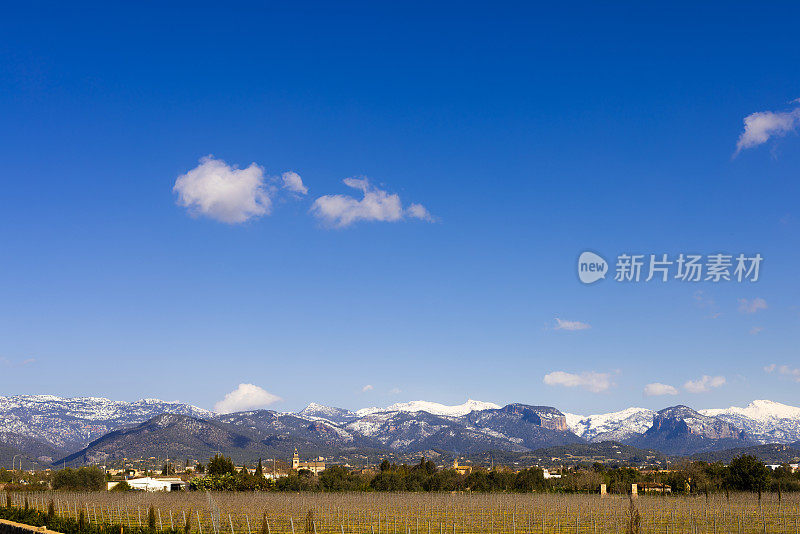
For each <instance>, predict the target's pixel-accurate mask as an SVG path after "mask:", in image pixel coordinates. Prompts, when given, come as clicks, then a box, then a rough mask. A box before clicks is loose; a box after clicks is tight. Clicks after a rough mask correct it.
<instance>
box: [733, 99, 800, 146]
mask: <svg viewBox="0 0 800 534" xmlns="http://www.w3.org/2000/svg"><path fill="white" fill-rule="evenodd" d="M792 103H794V104H796V103H798V100H793V101H792ZM798 125H800V107H796V108H795V109H792V110H789V111H778V112H774V111H759V112H756V113H751V114H750V115H748V116H747V117H745V118H744V131H743V132H742V134H741V135H740V136H739V140H738V141H737V142H736V152H735V153H734V157H735V156H736V155H738V154H739V152H741V151H742V150H744V149H747V148H753V147H755V146H758V145H761V144H764V143H766V142H767V141H769V139H770V138H771V137H773V138H774V137H783V136H785V135H787V134H789V133H791V132H794V131H795V130H797V127H798Z"/></svg>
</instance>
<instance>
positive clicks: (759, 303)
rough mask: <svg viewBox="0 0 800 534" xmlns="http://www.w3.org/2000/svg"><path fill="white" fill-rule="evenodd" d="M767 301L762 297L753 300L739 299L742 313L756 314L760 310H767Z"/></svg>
mask: <svg viewBox="0 0 800 534" xmlns="http://www.w3.org/2000/svg"><path fill="white" fill-rule="evenodd" d="M766 309H767V301H766V300H764V299H762V298H761V297H756V298H754V299H753V300H747V299H739V311H740V312H742V313H756V312H757V311H758V310H766Z"/></svg>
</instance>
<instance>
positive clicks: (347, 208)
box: [311, 178, 434, 228]
mask: <svg viewBox="0 0 800 534" xmlns="http://www.w3.org/2000/svg"><path fill="white" fill-rule="evenodd" d="M343 181H344V184H345V185H346V186H347V187H350V188H352V189H356V190H358V191H361V193H362V194H363V198H361V199H357V198H354V197H351V196H348V195H324V196H321V197H319V198H318V199H316V200H315V201H314V204H313V205H312V206H311V213H312V214H313V215H314V216H315V217H317V218H318V219H321V220H322V221H323V222H324V223H325V224H326V225H328V226H331V227H334V228H345V227H347V226H350V225H352V224H353V223H356V222H358V221H384V222H398V221H402V220H404V219H405V218H407V217H410V218H412V219H420V220H423V221H428V222H430V221H433V220H434V219H433V216H431V214H430V213H429V212H428V210H427V209H426V208H425V207H424V206H423V205H422V204H411V205H410V206H409V207H408V208H403V204H402V203H401V202H400V197H399V196H398V195H397V194H396V193H387V192H386V191H384V190H382V189H378V188H377V187H375V186H374V185H372V184H371V183H370V182H369V180H368V179H367V178H345V179H344V180H343Z"/></svg>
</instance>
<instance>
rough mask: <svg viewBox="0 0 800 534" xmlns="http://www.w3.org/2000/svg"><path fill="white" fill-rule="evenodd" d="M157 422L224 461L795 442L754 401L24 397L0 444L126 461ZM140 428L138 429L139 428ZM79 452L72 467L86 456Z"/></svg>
mask: <svg viewBox="0 0 800 534" xmlns="http://www.w3.org/2000/svg"><path fill="white" fill-rule="evenodd" d="M168 414H171V415H175V416H176V417H177V416H180V417H185V418H190V419H192V420H193V422H185V421H186V420H183V419H180V420H179V419H175V421H178V422H180V421H184V422H185V424H186V425H189V426H190V427H191V428H196V429H198V432H200V434H203V435H205V434H208V435H214V436H216V437H217V438H219V439H217V441H218V442H219V444H221V445H225V446H230V447H231V454H233V453H234V452H237V453H244V452H247V451H249V452H248V454H250V453H252V454H256V453H259V451H261V452H260V453H264V454H265V453H266V452H269V451H271V453H275V452H277V451H285V450H291V449H292V448H293V447H301V448H303V449H304V450H315V451H319V452H320V453H321V452H326V453H329V452H331V451H337V450H338V451H343V450H348V451H358V450H360V451H366V450H369V451H373V452H374V451H379V450H389V451H392V452H397V453H415V452H425V451H440V452H441V451H444V452H449V453H457V454H469V453H478V452H484V451H490V450H504V451H511V452H514V451H516V452H524V451H533V450H536V449H539V448H542V447H550V446H554V445H568V444H572V443H580V442H584V441H589V442H594V443H599V442H603V441H620V442H623V443H625V444H627V445H632V446H635V447H639V448H648V449H657V450H659V451H661V452H665V453H668V454H677V455H687V454H694V453H697V452H702V451H715V450H721V449H724V448H730V447H741V446H749V445H750V444H754V443H758V442H760V443H784V444H788V443H792V442H796V441H798V440H800V408H796V407H793V406H787V405H785V404H780V403H776V402H771V401H766V400H758V401H754V402H753V403H751V404H750V405H748V406H747V407H745V408H738V407H731V408H727V409H722V410H702V411H701V412H697V411H695V410H692V409H691V408H689V407H686V406H673V407H670V408H666V409H664V410H661V411H659V412H654V411H652V410H648V409H646V408H636V407H633V408H628V409H625V410H621V411H618V412H612V413H607V414H594V415H577V414H564V413H562V412H561V411H559V410H558V409H556V408H553V407H550V406H533V405H526V404H519V403H512V404H508V405H506V406H503V407H501V406H499V405H497V404H494V403H491V402H482V401H475V400H471V399H470V400H467V401H466V402H465V403H463V404H459V405H455V406H448V405H445V404H440V403H436V402H429V401H421V400H420V401H411V402H403V403H397V404H393V405H391V406H388V407H385V408H364V409H361V410H357V411H351V410H346V409H342V408H335V407H330V406H324V405H321V404H316V403H311V404H309V405H308V406H306V407H305V408H304V409H303V410H300V411H299V412H296V413H278V412H274V411H268V410H255V411H250V412H237V413H233V414H225V415H220V414H215V413H212V412H210V411H208V410H203V409H201V408H197V407H195V406H191V405H189V404H182V403H179V402H164V401H160V400H154V399H145V400H140V401H136V402H121V401H112V400H109V399H104V398H94V397H82V398H73V399H67V398H61V397H56V396H50V395H36V396H24V395H23V396H16V397H0V445H3V446H6V447H11V448H14V449H16V450H20V451H24V452H25V454H28V455H30V456H31V457H33V458H40V457H52V458H54V459H55V458H58V457H62V456H66V455H67V453H70V452H75V451H78V450H79V449H82V448H83V447H86V445H87V444H88V443H89V442H90V441H93V440H96V439H98V438H100V437H103V436H106V435H108V436H109V438H108V439H106V440H105V441H103V447H105V448H106V449H109V450H111V449H110V448H113V447H114V446H115V445H113V444H114V443H119V444H121V445H119V446H120V447H124V449H125V450H123V451H117V452H116V453H114V454H117V453H119V454H122V455H125V454H129V455H134V456H135V455H136V454H139V453H144V452H146V451H144V450H143V449H142V450H139V449H141V448H142V447H139V445H138V443H139V441H138V438H136V439H134V438H132V437H131V438H130V439H128V438H125V439H123V440H121V441H120V439H121V438H120V436H134V435H137V436H138V435H139V434H141V433H146V432H149V431H150V429H162V426H163V425H161V426H159V421H161V420H154V418H158V417H161V416H165V415H168ZM173 419H174V418H172V419H170V418H167V419H164V421H173ZM143 423H148V424H147V425H144V426H141V425H142V424H143ZM206 423H207V424H206ZM170 424H172V423H170ZM176 424H177V423H176ZM181 424H184V423H181ZM136 425H139V426H140V427H141V428H140V429H139V430H138V431H137V432H138V433H139V434H137V433H136V432H134V433H132V434H131V433H130V432H128V431H129V430H130V429H132V428H134V427H135V426H136ZM219 425H222V426H219ZM178 426H180V425H178ZM173 427H174V425H173V426H170V427H169V428H170V429H172V428H173ZM175 428H177V427H175ZM119 432H122V433H121V434H120V433H119ZM159 432H161V433H162V434H164V436H162V438H163V439H159V440H156V439H155V438H154V439H153V440H150V441H149V442H148V443H149V444H150V445H152V446H153V447H156V448H157V449H159V450H163V451H168V450H173V451H174V452H176V453H177V452H180V453H181V454H188V452H190V451H191V450H192V449H193V448H197V447H199V445H197V443H196V442H194V441H191V440H190V439H189V438H188V437H187V436H182V435H181V434H180V432H173V431H172V430H170V431H169V432H166V431H164V430H163V429H162V430H159ZM165 432H166V433H165ZM112 433H113V435H110V434H112ZM204 433H205V434H204ZM142 435H144V434H142ZM198 435H199V434H198ZM226 436H227V437H226ZM118 438H119V439H118ZM184 438H186V439H184ZM186 440H188V441H186ZM226 440H227V441H226ZM231 440H232V441H231ZM198 443H199V442H198ZM180 444H182V446H183V449H181V451H178V450H177V449H176V447H178V445H180ZM226 444H228V445H226ZM241 444H247V446H246V447H244V445H242V447H244V449H242V450H241V451H240V450H239V448H240V445H241ZM98 447H99V445H96V446H95V449H98ZM151 448H152V447H151ZM245 449H246V451H245ZM262 449H263V450H262ZM103 450H105V449H103ZM154 450H155V449H154ZM87 451H88V450H85V451H83V452H80V453H76V454H77V456H74V457H75V458H84V459H85V458H89V457H95V456H92V454H93V453H92V454H89V452H87ZM98 451H99V449H98ZM98 451H95V452H98ZM205 452H207V451H205V450H203V451H200V450H198V451H197V453H198V454H201V453H202V454H205ZM98 454H99V452H98ZM103 454H105V453H103ZM109 454H110V453H109ZM98 457H99V456H98Z"/></svg>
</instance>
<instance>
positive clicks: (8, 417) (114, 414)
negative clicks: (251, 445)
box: [0, 395, 214, 451]
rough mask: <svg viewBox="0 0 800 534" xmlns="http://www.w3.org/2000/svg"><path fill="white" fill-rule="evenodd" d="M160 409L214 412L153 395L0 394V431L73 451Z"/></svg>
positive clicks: (194, 413) (209, 414)
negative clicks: (126, 398)
mask: <svg viewBox="0 0 800 534" xmlns="http://www.w3.org/2000/svg"><path fill="white" fill-rule="evenodd" d="M164 413H174V414H180V415H190V416H193V417H200V418H209V417H212V416H213V415H214V414H213V413H212V412H209V411H208V410H203V409H202V408H197V407H196V406H191V405H189V404H183V403H180V402H165V401H162V400H157V399H142V400H138V401H135V402H124V401H113V400H109V399H104V398H100V397H76V398H71V399H69V398H63V397H56V396H53V395H18V396H13V397H2V396H0V432H7V433H10V434H16V435H20V436H25V437H27V438H31V439H34V440H36V441H39V442H41V443H45V444H48V445H50V446H52V447H54V448H56V449H60V450H65V451H75V450H78V449H80V448H82V447H85V446H86V444H88V443H89V442H90V441H92V440H94V439H97V438H99V437H100V436H103V435H104V434H107V433H109V432H111V431H112V430H115V429H117V428H121V427H124V426H128V425H133V424H136V423H142V422H144V421H147V420H148V419H151V418H152V417H154V416H156V415H161V414H164Z"/></svg>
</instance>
